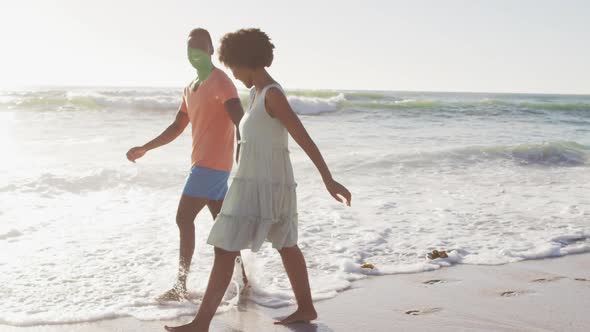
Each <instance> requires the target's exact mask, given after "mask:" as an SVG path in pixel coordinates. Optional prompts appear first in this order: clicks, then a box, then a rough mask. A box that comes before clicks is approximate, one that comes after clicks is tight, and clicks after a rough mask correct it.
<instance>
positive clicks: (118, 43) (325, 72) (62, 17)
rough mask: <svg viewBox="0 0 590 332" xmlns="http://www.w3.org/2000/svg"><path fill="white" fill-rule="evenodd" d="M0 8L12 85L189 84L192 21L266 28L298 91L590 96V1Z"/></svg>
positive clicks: (4, 66)
mask: <svg viewBox="0 0 590 332" xmlns="http://www.w3.org/2000/svg"><path fill="white" fill-rule="evenodd" d="M0 4H1V5H0V43H1V45H2V48H1V51H0V86H4V87H6V86H9V87H10V86H23V85H24V86H40V85H67V86H77V85H84V86H87V85H91V86H158V87H160V86H174V87H181V86H183V85H185V84H186V83H187V82H188V81H190V79H192V78H193V76H194V74H195V73H194V69H192V67H190V64H189V63H188V61H187V60H186V50H185V47H186V37H187V34H188V32H189V31H190V30H191V29H192V28H195V27H203V28H206V29H208V30H209V31H210V32H211V34H212V37H213V39H214V44H215V47H217V46H218V44H219V39H220V38H221V37H222V35H223V34H224V33H226V32H231V31H235V30H237V29H239V28H245V27H258V28H261V29H262V30H264V31H266V32H267V33H268V34H269V35H270V37H271V38H272V39H273V42H274V43H275V45H276V50H275V62H274V64H273V66H272V67H271V69H270V72H271V74H272V75H273V76H274V77H275V78H276V79H277V80H278V81H279V82H281V83H282V84H283V86H285V87H288V88H309V89H353V90H426V91H487V92H539V93H541V92H545V93H585V94H589V93H590V1H586V0H560V1H558V0H554V1H545V0H536V1H533V0H531V1H528V0H488V1H483V0H482V1H479V0H463V1H459V0H445V1H443V0H432V1H407V0H406V1H397V0H389V1H386V0H384V1H370V0H365V1H321V0H316V1H308V0H301V1H254V0H248V1H219V0H217V1H194V0H193V1H184V0H178V1H174V0H169V1H149V0H143V1H138V0H101V1H83V0H53V1H52V0H0ZM215 62H216V63H217V58H216V57H215ZM221 68H224V67H223V66H221ZM238 86H239V87H242V86H241V85H240V84H238Z"/></svg>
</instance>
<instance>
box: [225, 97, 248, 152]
mask: <svg viewBox="0 0 590 332" xmlns="http://www.w3.org/2000/svg"><path fill="white" fill-rule="evenodd" d="M223 106H225V110H226V111H227V114H229V117H230V118H231V120H232V122H233V123H234V125H235V126H236V142H239V141H240V139H241V136H240V121H241V120H242V117H243V116H244V109H243V108H242V102H241V101H240V98H232V99H229V100H228V101H226V102H225V103H224V104H223ZM239 157H240V145H239V144H238V146H237V148H236V162H237V161H238V159H239Z"/></svg>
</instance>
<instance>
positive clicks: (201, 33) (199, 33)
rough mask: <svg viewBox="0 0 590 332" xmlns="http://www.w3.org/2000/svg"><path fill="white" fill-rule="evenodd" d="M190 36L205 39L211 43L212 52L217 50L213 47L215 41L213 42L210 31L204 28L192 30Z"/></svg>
mask: <svg viewBox="0 0 590 332" xmlns="http://www.w3.org/2000/svg"><path fill="white" fill-rule="evenodd" d="M188 36H189V37H194V38H198V37H205V38H207V40H208V41H209V45H211V50H212V51H213V50H214V49H215V48H214V47H213V41H212V40H211V35H210V34H209V31H207V30H205V29H203V28H196V29H192V30H191V32H190V33H189V34H188Z"/></svg>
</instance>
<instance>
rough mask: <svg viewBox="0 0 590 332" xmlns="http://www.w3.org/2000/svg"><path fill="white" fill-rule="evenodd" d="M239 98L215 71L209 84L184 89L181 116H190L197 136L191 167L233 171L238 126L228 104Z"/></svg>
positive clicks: (225, 79)
mask: <svg viewBox="0 0 590 332" xmlns="http://www.w3.org/2000/svg"><path fill="white" fill-rule="evenodd" d="M233 98H238V91H237V90H236V87H235V85H234V84H233V82H232V81H231V80H230V78H229V77H228V76H227V75H226V74H225V73H224V72H223V71H221V70H220V69H218V68H214V69H213V71H212V72H211V74H209V77H208V78H207V79H206V80H205V82H203V83H201V85H200V86H199V87H198V88H197V90H196V91H193V90H192V89H191V86H190V84H189V85H188V86H187V87H186V88H184V94H183V97H182V105H181V107H180V111H181V112H185V113H187V115H188V117H189V120H190V122H191V127H192V134H193V151H192V154H191V165H192V166H202V167H207V168H211V169H216V170H220V171H231V168H232V165H233V154H234V135H235V131H234V123H233V122H232V120H231V118H230V116H229V114H228V113H227V111H226V110H225V106H224V103H225V102H226V101H228V100H230V99H233Z"/></svg>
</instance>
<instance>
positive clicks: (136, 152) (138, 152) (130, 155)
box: [127, 146, 147, 162]
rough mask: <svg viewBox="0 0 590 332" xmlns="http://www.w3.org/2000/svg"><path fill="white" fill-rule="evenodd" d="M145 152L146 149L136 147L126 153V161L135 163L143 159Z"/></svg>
mask: <svg viewBox="0 0 590 332" xmlns="http://www.w3.org/2000/svg"><path fill="white" fill-rule="evenodd" d="M146 152H147V149H146V148H144V147H141V146H136V147H134V148H131V149H130V150H129V151H127V159H129V161H131V162H135V160H136V159H139V158H141V157H143V155H144V154H145V153H146Z"/></svg>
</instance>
